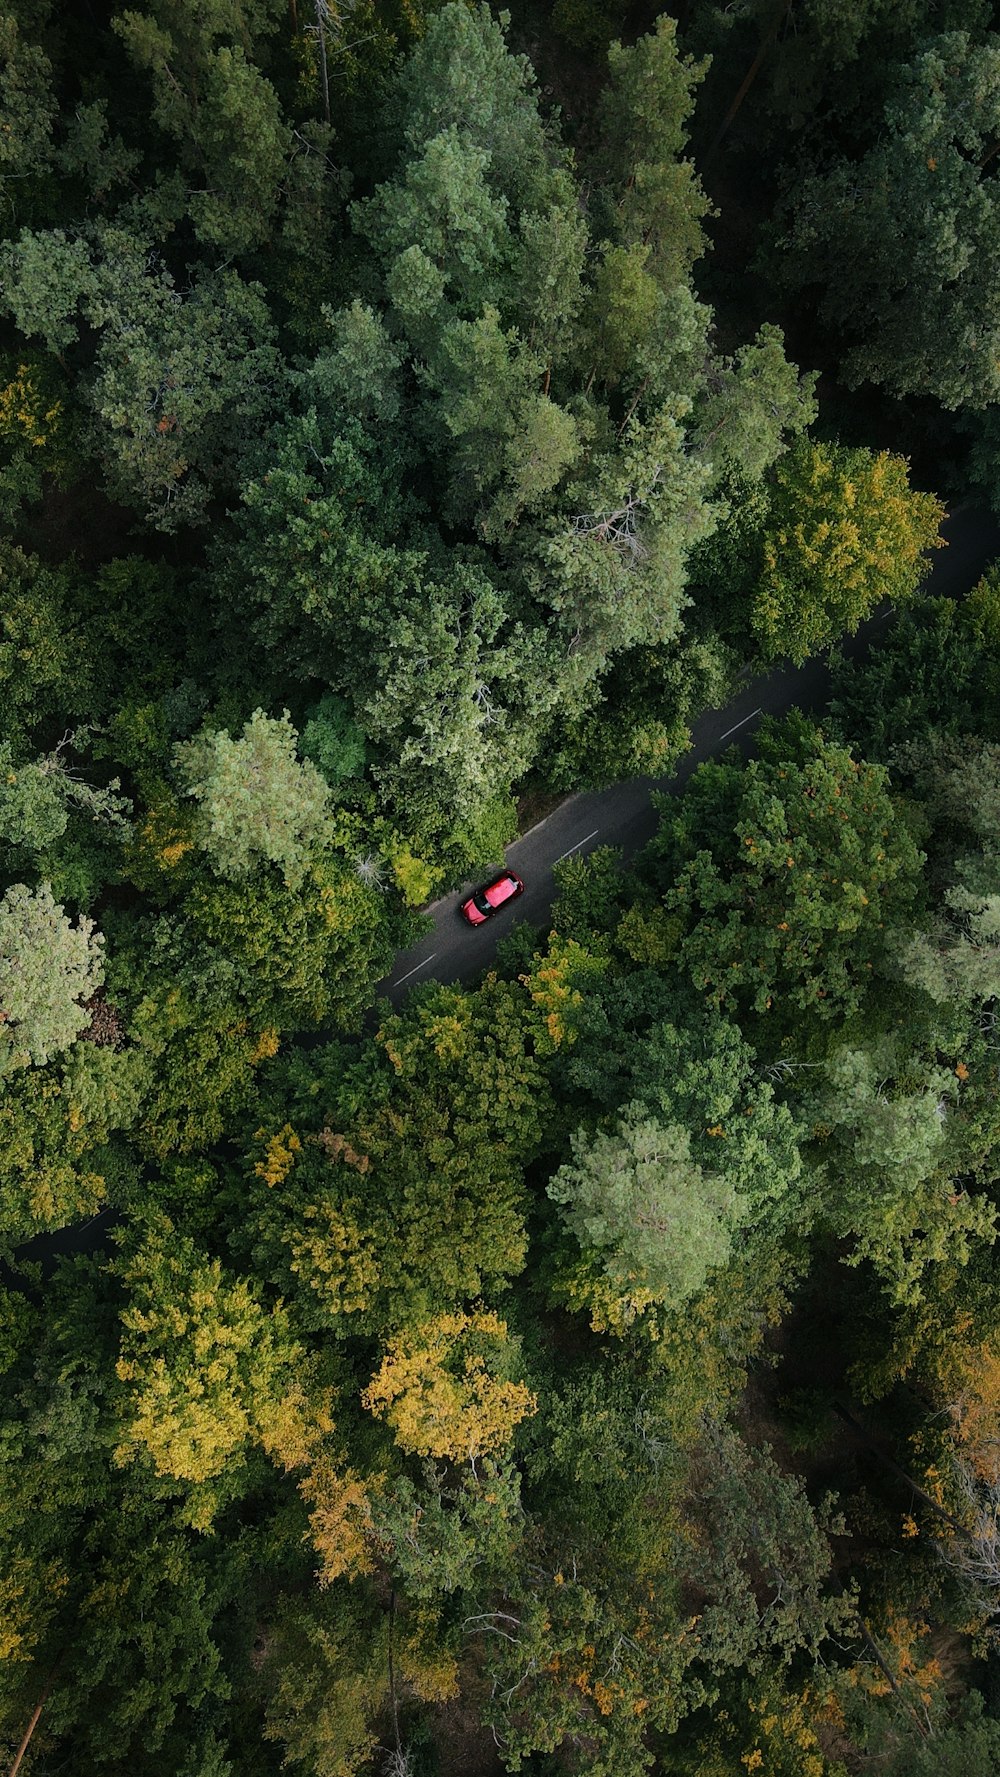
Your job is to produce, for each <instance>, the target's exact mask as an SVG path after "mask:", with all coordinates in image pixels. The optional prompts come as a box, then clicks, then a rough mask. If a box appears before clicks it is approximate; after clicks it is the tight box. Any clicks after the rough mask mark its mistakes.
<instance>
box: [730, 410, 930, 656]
mask: <svg viewBox="0 0 1000 1777" xmlns="http://www.w3.org/2000/svg"><path fill="white" fill-rule="evenodd" d="M943 517H944V507H943V506H942V505H941V502H940V501H939V500H938V499H936V498H935V496H934V495H933V494H923V493H919V492H917V491H916V489H911V488H910V487H909V485H908V470H907V465H906V463H905V462H904V460H903V458H902V457H893V456H890V455H889V453H888V452H887V451H883V452H882V453H881V454H880V455H879V456H877V457H873V456H872V455H871V453H870V452H869V451H866V450H847V449H845V448H843V447H842V446H837V445H834V446H830V445H821V444H801V445H799V446H797V447H796V449H794V450H792V451H790V452H789V453H788V454H787V455H786V456H785V457H783V458H781V460H780V461H779V462H778V464H777V467H776V469H775V474H774V485H773V488H772V490H771V495H770V503H769V508H768V515H767V520H766V523H765V526H764V531H763V536H762V539H761V567H760V577H759V581H758V585H757V589H756V593H755V595H754V608H753V613H752V622H753V627H754V630H755V633H756V635H757V637H758V639H759V641H760V643H761V645H762V647H763V649H764V652H765V654H766V655H768V656H769V657H770V658H772V659H773V658H775V657H776V656H778V655H781V654H788V655H790V656H791V658H792V659H793V660H794V661H795V662H796V663H797V664H801V663H802V661H803V660H805V658H806V656H807V655H808V654H811V653H815V652H816V651H817V650H818V649H819V648H823V647H826V646H827V645H828V644H829V643H830V642H832V641H835V640H836V638H837V637H838V636H839V635H841V634H842V633H844V632H845V631H846V633H847V634H848V635H853V634H854V632H855V630H856V629H857V627H858V625H859V624H860V623H862V622H863V621H864V619H865V618H866V617H867V616H868V615H869V614H870V612H871V611H872V610H874V608H875V606H876V605H877V604H879V603H880V602H881V600H882V599H891V600H892V601H893V602H894V603H899V604H901V603H904V602H906V601H907V600H909V599H912V597H913V595H914V593H915V592H916V590H917V587H918V585H919V583H920V580H921V578H922V576H923V574H924V572H925V566H926V564H925V561H924V555H925V552H926V551H927V550H928V549H933V548H937V547H940V546H941V544H942V542H943V539H941V538H939V536H938V527H939V525H940V523H941V520H942V518H943Z"/></svg>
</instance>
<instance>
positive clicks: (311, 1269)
mask: <svg viewBox="0 0 1000 1777" xmlns="http://www.w3.org/2000/svg"><path fill="white" fill-rule="evenodd" d="M356 1210H357V1205H356V1204H354V1203H352V1202H348V1203H342V1204H334V1203H328V1202H320V1203H310V1204H308V1205H307V1206H306V1208H305V1209H304V1211H303V1220H304V1222H305V1226H304V1227H299V1228H296V1229H295V1230H294V1231H293V1232H292V1233H291V1234H290V1235H289V1236H288V1245H289V1250H290V1252H291V1260H290V1267H289V1268H290V1269H291V1270H292V1271H294V1273H295V1275H296V1276H297V1277H300V1278H301V1279H302V1281H303V1282H304V1283H308V1285H309V1287H310V1289H312V1290H315V1291H316V1293H317V1295H318V1296H320V1297H321V1299H322V1301H323V1305H324V1307H325V1308H326V1310H327V1312H328V1313H330V1314H358V1313H360V1312H361V1310H362V1309H365V1308H367V1307H368V1306H369V1304H370V1302H371V1300H372V1297H373V1295H374V1292H375V1290H376V1289H377V1288H378V1282H379V1266H378V1260H377V1258H376V1256H375V1244H374V1240H373V1238H372V1236H371V1235H370V1234H369V1233H368V1232H367V1231H366V1230H365V1229H364V1228H363V1227H362V1226H361V1224H360V1222H359V1219H358V1216H357V1214H356Z"/></svg>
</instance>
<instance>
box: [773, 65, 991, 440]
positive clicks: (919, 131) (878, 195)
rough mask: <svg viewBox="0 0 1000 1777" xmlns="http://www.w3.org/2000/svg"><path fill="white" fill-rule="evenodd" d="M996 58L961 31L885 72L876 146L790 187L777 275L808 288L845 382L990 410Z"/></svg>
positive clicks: (951, 405)
mask: <svg viewBox="0 0 1000 1777" xmlns="http://www.w3.org/2000/svg"><path fill="white" fill-rule="evenodd" d="M998 68H1000V47H998V46H997V44H996V42H995V41H993V40H992V39H988V40H987V41H986V42H982V43H977V42H975V41H974V39H973V38H972V37H971V36H969V35H968V34H967V33H966V32H964V31H952V32H950V33H949V34H947V35H945V36H941V37H937V38H934V39H932V40H931V41H930V42H929V43H927V44H925V45H924V46H923V47H922V48H921V50H920V52H919V53H918V54H917V55H915V56H914V58H913V60H912V61H911V62H908V63H906V64H904V65H903V66H900V67H898V68H897V70H896V78H895V81H894V83H893V90H892V91H891V93H890V96H889V98H888V101H887V103H886V106H885V117H884V127H883V129H882V130H881V132H880V134H879V138H878V141H877V142H876V144H875V145H874V146H873V147H871V148H869V149H868V151H867V152H866V153H865V154H863V155H862V156H861V157H860V158H859V159H856V160H848V159H846V158H844V157H840V158H838V159H837V160H835V161H834V163H833V165H832V166H831V168H830V170H829V171H828V172H825V173H820V174H816V175H812V176H807V177H805V178H803V179H802V180H801V181H800V182H799V183H798V185H797V186H795V187H793V190H792V193H791V196H790V198H789V204H788V227H787V232H785V233H784V234H783V235H782V236H781V238H780V239H779V241H778V242H777V252H778V255H779V256H780V257H779V259H778V261H777V264H778V265H779V267H780V273H781V275H782V276H787V277H788V279H789V281H791V280H793V279H794V280H795V281H796V282H798V283H801V284H818V285H820V286H821V287H822V291H823V294H822V296H821V298H820V304H819V308H820V316H821V318H822V320H823V321H824V322H825V323H826V325H828V326H832V327H833V328H834V329H836V331H837V332H838V333H839V335H840V336H841V338H842V339H843V340H844V345H845V352H844V358H843V365H844V371H845V374H846V376H847V379H848V381H849V382H850V383H851V384H852V385H854V386H856V385H857V384H859V383H861V382H875V383H880V384H882V385H884V386H885V387H886V388H887V389H888V390H889V391H890V392H891V393H893V394H895V395H905V394H911V393H914V392H916V391H917V390H919V391H920V392H921V393H925V394H931V395H933V396H935V397H936V399H937V400H938V401H940V402H941V403H942V405H943V406H944V407H948V408H955V407H963V406H964V407H972V408H983V407H986V406H988V405H989V404H990V403H991V402H994V401H995V400H996V398H997V389H998V381H997V370H996V364H997V362H998V360H1000V353H998V350H997V329H998V325H1000V310H998V308H997V296H996V289H995V286H994V284H993V282H992V279H991V276H990V269H989V268H990V265H991V263H992V260H993V257H994V255H995V252H996V242H997V231H998V226H1000V211H998V207H997V197H996V189H997V182H996V177H995V167H994V166H993V164H992V162H993V144H994V142H995V140H996V137H997V135H998V133H1000V111H998V99H997V93H998V90H1000V78H998Z"/></svg>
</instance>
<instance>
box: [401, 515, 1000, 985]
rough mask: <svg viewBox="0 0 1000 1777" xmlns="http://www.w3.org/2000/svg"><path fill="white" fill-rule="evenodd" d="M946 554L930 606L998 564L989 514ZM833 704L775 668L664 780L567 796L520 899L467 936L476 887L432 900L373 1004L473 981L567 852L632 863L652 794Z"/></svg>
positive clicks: (929, 583) (999, 543) (551, 893)
mask: <svg viewBox="0 0 1000 1777" xmlns="http://www.w3.org/2000/svg"><path fill="white" fill-rule="evenodd" d="M942 534H943V535H944V536H945V537H946V538H947V541H948V547H947V549H938V550H936V551H935V553H934V557H933V560H932V565H931V567H930V569H929V571H928V574H927V576H926V579H925V582H924V590H925V591H926V592H927V593H929V594H932V595H935V596H937V597H942V596H948V597H951V598H957V597H960V596H962V595H963V594H964V593H966V592H969V591H971V589H972V587H973V586H974V585H975V584H976V582H977V580H978V579H979V578H980V575H981V574H982V572H983V569H984V568H986V567H987V566H988V565H989V564H990V562H992V561H994V560H996V559H997V557H998V556H1000V524H998V522H997V520H996V519H995V518H994V517H993V514H992V513H991V512H986V511H983V510H981V509H980V508H978V507H975V506H971V505H970V506H962V507H959V508H958V509H957V510H956V511H955V512H954V513H952V514H951V515H950V516H949V517H948V518H947V519H946V520H945V523H944V525H943V526H942ZM892 615H893V608H892V607H891V606H888V605H886V606H884V607H881V608H880V609H879V610H878V611H876V612H875V613H874V615H873V616H872V617H871V618H870V619H869V620H868V622H867V623H865V624H863V625H862V627H861V628H860V630H859V631H858V633H857V635H856V636H853V637H852V638H851V639H850V640H849V641H847V642H845V644H844V649H845V652H846V653H847V654H848V655H850V656H851V657H853V658H858V657H860V656H863V655H864V654H866V653H867V652H868V650H869V648H870V647H871V646H872V644H873V642H874V641H876V640H877V637H878V631H879V628H880V626H881V625H882V624H884V623H886V622H887V621H888V620H889V619H890V618H891V616H892ZM829 696H830V674H829V670H828V668H827V665H826V661H825V659H824V658H823V657H822V656H817V657H815V658H813V659H811V660H807V661H806V663H805V665H804V666H801V667H793V666H788V667H779V668H777V669H775V670H774V671H772V672H769V673H762V674H760V675H759V676H758V677H757V678H753V679H748V681H747V684H746V687H745V689H744V690H742V691H741V692H740V693H739V695H738V696H737V697H735V698H734V699H733V700H732V702H731V703H728V704H726V706H725V708H724V709H721V710H708V711H706V712H705V714H704V715H703V716H701V717H700V718H699V720H698V721H697V722H696V723H695V725H694V728H693V730H692V744H691V748H690V751H689V752H687V753H686V754H685V756H684V758H683V759H682V761H681V763H680V765H679V766H678V767H677V770H676V771H674V772H672V773H671V774H670V776H668V777H639V778H631V779H630V780H629V781H628V782H626V783H620V784H614V785H613V786H612V787H611V789H609V790H594V791H587V792H582V793H581V794H580V795H578V796H569V797H567V799H566V801H565V802H562V803H560V805H559V807H558V808H557V809H555V810H554V812H553V813H552V814H550V815H549V816H548V818H547V819H546V820H544V821H542V822H540V824H539V825H538V826H537V827H533V828H532V829H531V831H530V832H529V833H525V834H524V836H523V837H522V838H521V839H517V840H515V841H514V844H513V845H511V846H509V847H508V850H507V854H506V862H507V864H508V865H509V866H510V868H511V869H512V870H516V871H517V874H518V875H519V876H520V877H521V878H522V879H523V881H524V885H525V888H524V894H523V895H522V896H521V897H520V899H519V900H517V901H515V902H514V903H513V904H512V905H511V906H510V907H509V908H505V909H503V910H501V912H499V913H496V914H494V916H493V918H492V919H491V920H490V923H489V925H488V926H480V927H478V928H473V927H471V926H469V925H467V924H466V922H465V920H463V918H462V916H461V914H460V913H459V911H458V909H459V904H460V903H461V902H462V901H463V900H465V898H466V896H467V895H468V893H469V890H470V888H474V887H475V886H476V884H475V883H469V884H466V885H465V886H464V887H463V888H461V889H459V890H457V891H456V893H455V894H452V895H447V896H445V897H444V898H443V899H442V900H440V901H435V902H434V904H433V906H432V907H430V908H429V909H428V911H429V912H430V914H431V917H432V918H433V921H434V926H433V930H432V931H430V932H429V933H428V934H427V936H426V937H425V938H422V939H421V940H420V942H419V943H417V944H414V945H413V946H412V947H411V948H410V949H409V950H404V951H401V952H400V954H399V956H398V957H397V958H396V965H395V968H394V969H393V971H392V974H391V975H390V976H389V977H388V978H387V979H386V980H385V981H383V982H381V983H380V984H379V987H378V989H377V992H378V994H379V996H381V997H383V998H386V999H389V1000H390V1001H391V1002H392V1004H393V1005H395V1006H398V1005H399V1004H400V1002H401V1001H402V999H403V998H404V997H405V995H406V993H407V992H408V990H409V989H410V988H411V987H413V986H416V984H417V983H418V982H420V981H427V980H437V981H467V980H474V979H475V977H476V976H477V975H478V974H479V973H480V972H481V970H482V969H484V968H485V967H486V966H487V964H488V963H490V962H492V960H493V957H494V955H495V953H496V947H497V942H498V940H499V939H500V938H502V937H503V935H504V933H505V932H509V931H510V928H511V926H512V925H513V924H514V923H515V922H516V921H518V920H527V921H528V922H529V923H530V924H531V925H536V926H542V927H544V926H545V924H546V922H547V920H548V918H549V914H550V912H551V909H552V902H553V900H554V898H555V892H556V887H555V879H554V877H553V875H552V867H553V865H554V864H556V863H559V862H561V861H562V859H563V858H565V857H568V856H569V855H570V853H577V852H578V853H580V855H581V856H584V857H585V856H586V854H587V853H588V852H590V851H593V850H594V849H595V847H597V846H599V845H613V846H616V847H617V848H618V850H619V851H621V853H622V854H623V856H624V857H625V858H630V857H632V856H633V855H634V853H635V852H637V851H638V850H639V849H640V847H641V846H643V845H645V843H646V841H647V840H648V839H651V838H652V836H653V833H654V832H655V830H656V820H657V817H656V811H655V809H654V808H653V805H652V802H651V801H650V792H651V791H652V790H663V791H666V792H667V793H668V794H670V795H676V794H677V792H678V791H679V790H680V789H682V788H683V786H684V784H685V783H686V781H687V779H688V778H689V777H690V776H691V773H692V772H693V771H694V770H695V768H696V767H697V766H698V765H700V764H701V763H702V761H703V760H705V759H710V758H712V757H713V756H714V755H715V754H716V753H719V752H720V751H722V749H723V748H724V747H726V746H729V745H731V744H733V743H736V744H737V745H739V746H740V747H741V748H742V749H743V750H744V751H745V752H749V751H751V750H752V745H753V734H754V730H755V728H756V727H757V725H758V723H759V722H760V721H761V718H762V717H763V716H765V715H768V716H779V715H782V714H783V713H784V712H785V711H786V710H790V709H793V708H797V709H801V710H806V711H809V710H822V709H824V708H825V707H826V704H827V703H828V701H829Z"/></svg>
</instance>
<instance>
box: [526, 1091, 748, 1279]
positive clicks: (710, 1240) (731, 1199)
mask: <svg viewBox="0 0 1000 1777" xmlns="http://www.w3.org/2000/svg"><path fill="white" fill-rule="evenodd" d="M548 1193H549V1196H550V1197H551V1198H552V1199H553V1200H554V1202H556V1203H559V1204H560V1205H561V1206H562V1211H563V1216H564V1219H565V1221H566V1225H567V1227H568V1228H569V1229H570V1230H571V1232H572V1233H573V1234H575V1235H576V1238H577V1240H578V1241H579V1243H580V1245H581V1247H582V1248H583V1250H584V1252H585V1253H591V1252H593V1253H594V1254H595V1255H596V1257H597V1258H598V1260H599V1262H600V1264H601V1266H602V1268H603V1269H604V1271H605V1272H606V1274H607V1276H608V1277H609V1278H610V1279H611V1282H612V1285H613V1286H614V1288H615V1290H616V1291H617V1292H619V1293H620V1294H621V1295H622V1296H633V1297H634V1296H636V1295H639V1296H642V1297H644V1298H645V1299H647V1300H654V1301H661V1302H669V1303H671V1304H676V1303H679V1302H683V1301H685V1300H686V1299H687V1297H689V1296H692V1295H694V1293H695V1291H696V1290H698V1289H700V1288H701V1286H702V1284H703V1283H704V1281H705V1278H706V1276H707V1275H708V1272H709V1271H710V1270H711V1269H712V1267H713V1266H716V1265H722V1264H724V1263H725V1261H726V1259H727V1258H728V1256H729V1250H730V1238H731V1235H730V1230H731V1229H732V1227H733V1226H734V1224H736V1223H737V1222H738V1220H739V1218H740V1214H741V1211H742V1209H743V1205H742V1203H741V1202H740V1200H739V1199H738V1198H737V1197H736V1196H735V1195H734V1193H733V1191H732V1190H731V1188H730V1187H729V1186H728V1185H727V1183H726V1182H725V1181H724V1180H722V1179H720V1178H718V1177H717V1176H714V1175H713V1174H712V1173H706V1172H704V1171H703V1170H702V1168H701V1167H700V1166H699V1165H698V1164H697V1162H696V1161H694V1160H693V1159H692V1156H691V1143H690V1138H689V1137H688V1133H687V1131H686V1130H685V1129H682V1128H681V1127H680V1126H679V1125H678V1124H663V1123H659V1122H656V1121H655V1120H654V1119H653V1118H651V1117H644V1116H643V1115H642V1107H641V1106H639V1105H637V1104H636V1105H628V1106H626V1109H625V1112H624V1115H623V1117H622V1120H621V1123H620V1124H619V1127H618V1129H617V1130H616V1131H615V1132H614V1134H612V1135H605V1134H604V1133H602V1132H600V1131H599V1132H598V1133H597V1134H596V1135H595V1136H594V1137H593V1138H592V1139H591V1140H590V1141H588V1140H586V1138H581V1137H580V1136H576V1137H574V1139H573V1159H572V1161H571V1162H569V1163H568V1164H567V1165H566V1166H562V1167H560V1169H559V1171H558V1172H557V1173H556V1175H555V1177H554V1178H553V1180H552V1182H551V1184H550V1185H549V1187H548Z"/></svg>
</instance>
